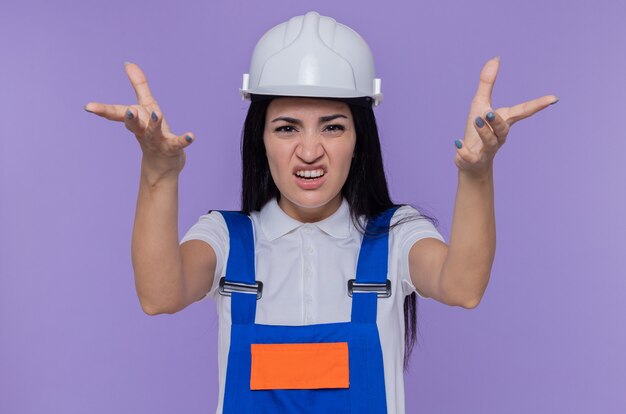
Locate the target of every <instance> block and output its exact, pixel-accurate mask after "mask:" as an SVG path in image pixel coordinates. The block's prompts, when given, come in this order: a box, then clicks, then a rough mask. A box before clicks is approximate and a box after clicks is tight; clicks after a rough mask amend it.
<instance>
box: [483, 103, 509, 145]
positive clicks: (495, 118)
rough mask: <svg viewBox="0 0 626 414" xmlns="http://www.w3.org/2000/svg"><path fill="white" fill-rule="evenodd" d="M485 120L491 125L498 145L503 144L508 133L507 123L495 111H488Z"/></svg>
mask: <svg viewBox="0 0 626 414" xmlns="http://www.w3.org/2000/svg"><path fill="white" fill-rule="evenodd" d="M484 118H485V120H486V121H487V123H488V124H489V126H490V127H491V130H492V131H493V133H494V135H495V136H496V139H497V140H498V143H499V144H500V145H502V144H504V142H505V141H506V137H507V135H509V124H508V123H507V122H506V121H505V120H504V118H502V117H501V116H500V114H499V113H498V112H497V111H492V110H490V111H488V112H487V113H486V114H485V116H484Z"/></svg>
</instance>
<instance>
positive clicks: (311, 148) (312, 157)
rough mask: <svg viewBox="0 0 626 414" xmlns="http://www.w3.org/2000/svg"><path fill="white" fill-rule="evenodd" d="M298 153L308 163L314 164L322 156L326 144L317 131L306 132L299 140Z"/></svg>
mask: <svg viewBox="0 0 626 414" xmlns="http://www.w3.org/2000/svg"><path fill="white" fill-rule="evenodd" d="M296 155H297V156H298V158H300V159H301V160H302V161H303V162H305V163H307V164H312V163H314V162H315V161H317V160H319V159H320V158H322V157H323V156H324V146H323V145H322V140H321V139H320V136H319V135H317V134H315V133H312V134H311V133H309V134H305V135H304V136H303V137H302V138H301V139H300V141H299V142H298V146H297V148H296Z"/></svg>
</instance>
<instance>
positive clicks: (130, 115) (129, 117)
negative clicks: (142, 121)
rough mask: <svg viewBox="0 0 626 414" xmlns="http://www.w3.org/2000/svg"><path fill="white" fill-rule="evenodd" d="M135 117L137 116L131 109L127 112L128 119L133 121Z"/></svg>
mask: <svg viewBox="0 0 626 414" xmlns="http://www.w3.org/2000/svg"><path fill="white" fill-rule="evenodd" d="M134 117H135V115H133V113H132V112H131V111H130V109H127V110H126V118H128V119H133V118H134Z"/></svg>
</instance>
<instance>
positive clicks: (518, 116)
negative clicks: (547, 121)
mask: <svg viewBox="0 0 626 414" xmlns="http://www.w3.org/2000/svg"><path fill="white" fill-rule="evenodd" d="M558 100H559V99H558V98H557V97H556V96H554V95H545V96H542V97H541V98H537V99H533V100H532V101H526V102H523V103H521V104H519V105H515V106H513V107H511V108H509V110H508V117H507V118H506V121H507V122H508V123H509V126H511V125H513V124H514V123H516V122H517V121H521V120H522V119H524V118H528V117H529V116H531V115H533V114H535V113H537V112H539V111H541V110H542V109H544V108H546V107H548V106H550V105H552V104H555V103H557V102H558Z"/></svg>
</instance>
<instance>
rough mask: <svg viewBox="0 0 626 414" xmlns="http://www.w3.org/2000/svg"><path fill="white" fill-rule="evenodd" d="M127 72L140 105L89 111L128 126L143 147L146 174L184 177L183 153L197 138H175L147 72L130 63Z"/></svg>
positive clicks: (106, 106) (91, 107)
mask: <svg viewBox="0 0 626 414" xmlns="http://www.w3.org/2000/svg"><path fill="white" fill-rule="evenodd" d="M125 70H126V75H128V78H129V79H130V83H131V84H132V85H133V88H134V89H135V93H136V95H137V101H138V102H137V104H136V105H109V104H103V103H98V102H89V103H88V104H87V105H85V110H86V111H88V112H91V113H94V114H96V115H99V116H101V117H103V118H106V119H109V120H111V121H118V122H124V125H126V128H127V129H128V130H129V131H131V132H132V133H133V134H135V138H137V141H138V142H139V145H140V146H141V151H142V153H143V159H142V172H146V173H148V174H150V175H151V176H154V177H155V178H157V177H159V178H160V177H162V176H166V175H169V174H172V173H173V174H178V173H180V171H182V169H183V167H184V166H185V152H184V151H183V149H184V148H185V147H187V146H189V144H191V142H193V135H192V134H191V133H186V134H183V135H175V134H173V133H172V132H171V131H170V128H169V126H168V125H167V122H166V121H165V118H164V116H163V112H161V109H160V108H159V105H158V104H157V101H156V99H154V97H153V96H152V93H151V92H150V88H149V87H148V82H147V80H146V76H145V75H144V73H143V71H142V70H141V69H140V68H139V66H138V65H136V64H134V63H126V64H125Z"/></svg>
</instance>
